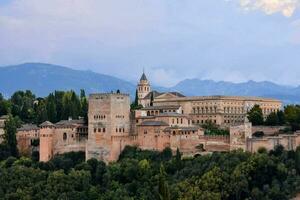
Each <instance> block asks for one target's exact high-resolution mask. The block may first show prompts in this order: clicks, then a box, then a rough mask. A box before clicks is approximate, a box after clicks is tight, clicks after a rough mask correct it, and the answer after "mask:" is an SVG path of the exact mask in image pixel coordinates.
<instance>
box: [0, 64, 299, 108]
mask: <svg viewBox="0 0 300 200" xmlns="http://www.w3.org/2000/svg"><path fill="white" fill-rule="evenodd" d="M135 88H136V85H135V84H134V83H133V82H129V81H125V80H122V79H119V78H116V77H113V76H109V75H104V74H99V73H95V72H92V71H82V70H74V69H71V68H67V67H62V66H58V65H51V64H44V63H25V64H21V65H14V66H6V67H0V92H1V93H3V94H4V95H5V96H7V97H8V96H10V95H11V94H12V93H14V92H15V91H17V90H26V89H30V90H32V91H33V92H34V93H35V94H37V95H38V96H46V95H48V94H49V93H50V92H53V91H54V90H70V89H73V90H75V91H77V92H78V91H79V90H80V89H85V91H86V93H87V94H89V93H93V92H110V91H112V90H113V91H116V90H117V89H120V90H121V91H122V92H126V93H130V94H131V97H132V98H134V94H135ZM154 89H157V90H160V91H178V92H182V93H183V94H185V95H193V96H202V95H203V96H206V95H242V96H261V97H271V98H278V99H280V100H282V101H284V103H300V86H299V87H290V86H283V85H279V84H275V83H272V82H269V81H263V82H255V81H248V82H245V83H231V82H225V81H219V82H217V81H212V80H199V79H186V80H183V81H181V82H179V83H178V84H177V85H175V86H174V87H170V88H166V87H160V86H154Z"/></svg>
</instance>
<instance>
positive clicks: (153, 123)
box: [139, 121, 169, 126]
mask: <svg viewBox="0 0 300 200" xmlns="http://www.w3.org/2000/svg"><path fill="white" fill-rule="evenodd" d="M139 126H169V124H167V123H166V122H163V121H143V122H142V123H141V124H140V125H139Z"/></svg>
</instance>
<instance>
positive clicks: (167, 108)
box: [142, 105, 180, 110]
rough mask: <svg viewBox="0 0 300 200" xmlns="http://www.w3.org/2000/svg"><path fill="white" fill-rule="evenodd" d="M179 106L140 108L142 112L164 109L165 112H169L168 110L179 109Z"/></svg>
mask: <svg viewBox="0 0 300 200" xmlns="http://www.w3.org/2000/svg"><path fill="white" fill-rule="evenodd" d="M179 108H180V106H178V105H166V106H148V107H145V108H142V110H162V109H166V110H169V109H176V110H177V109H179Z"/></svg>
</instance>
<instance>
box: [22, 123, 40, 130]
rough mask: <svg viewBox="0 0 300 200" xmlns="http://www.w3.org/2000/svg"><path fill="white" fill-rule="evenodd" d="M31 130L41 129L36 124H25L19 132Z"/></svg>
mask: <svg viewBox="0 0 300 200" xmlns="http://www.w3.org/2000/svg"><path fill="white" fill-rule="evenodd" d="M30 130H39V127H38V126H37V125H35V124H24V125H22V127H21V128H18V131H30Z"/></svg>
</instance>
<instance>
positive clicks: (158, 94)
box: [144, 90, 163, 99]
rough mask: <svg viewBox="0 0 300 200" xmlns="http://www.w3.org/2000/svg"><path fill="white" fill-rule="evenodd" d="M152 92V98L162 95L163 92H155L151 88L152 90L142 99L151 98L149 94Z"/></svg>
mask: <svg viewBox="0 0 300 200" xmlns="http://www.w3.org/2000/svg"><path fill="white" fill-rule="evenodd" d="M152 94H153V98H156V97H158V96H160V95H162V94H163V93H160V92H157V91H156V90H153V91H152V92H149V93H148V94H147V95H146V96H145V97H144V99H151V95H152Z"/></svg>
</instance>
